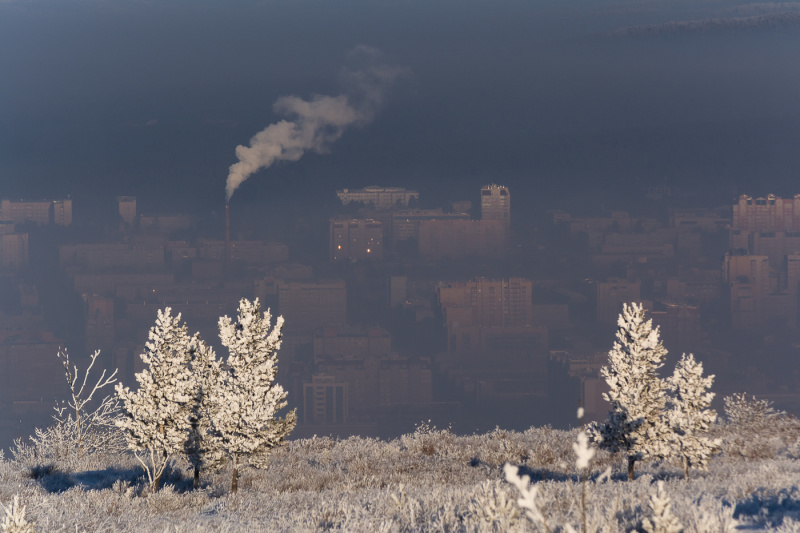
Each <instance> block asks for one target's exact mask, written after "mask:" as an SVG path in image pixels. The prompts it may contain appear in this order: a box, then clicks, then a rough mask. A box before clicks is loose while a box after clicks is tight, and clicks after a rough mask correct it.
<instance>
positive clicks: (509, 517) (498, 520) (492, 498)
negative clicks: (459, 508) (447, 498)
mask: <svg viewBox="0 0 800 533" xmlns="http://www.w3.org/2000/svg"><path fill="white" fill-rule="evenodd" d="M467 508H468V509H469V512H470V514H472V516H474V517H475V518H476V519H477V520H478V521H479V522H481V523H483V524H485V525H486V526H487V527H488V528H489V529H491V530H492V531H507V530H508V529H509V528H510V527H513V526H515V525H516V524H517V523H518V522H519V517H520V512H519V507H517V505H516V503H515V502H514V499H513V498H511V497H510V495H509V494H508V492H507V491H506V490H505V489H504V488H503V487H501V486H500V485H499V481H494V482H492V481H484V482H483V483H481V484H480V487H479V489H478V491H477V492H476V494H475V496H474V497H473V498H472V500H470V502H469V504H467Z"/></svg>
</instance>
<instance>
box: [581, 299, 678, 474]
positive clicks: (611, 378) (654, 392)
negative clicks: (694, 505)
mask: <svg viewBox="0 0 800 533" xmlns="http://www.w3.org/2000/svg"><path fill="white" fill-rule="evenodd" d="M644 318H645V313H644V308H643V307H642V305H641V304H636V303H632V304H630V305H628V304H624V305H623V307H622V313H621V314H620V316H619V320H618V322H617V324H618V326H619V327H618V329H617V340H616V342H614V347H613V348H612V349H611V351H609V352H608V366H604V367H603V368H601V369H600V375H601V376H603V378H605V380H606V383H608V386H609V388H610V390H609V392H608V393H604V394H603V398H604V399H605V400H606V401H608V402H610V403H611V409H610V410H609V413H608V420H607V421H606V422H604V423H601V424H593V425H592V426H591V427H590V428H589V435H590V437H591V439H592V441H594V442H595V443H597V445H598V446H600V447H601V448H605V449H607V450H608V451H610V452H611V453H616V452H620V451H621V452H625V454H626V455H627V457H628V479H629V480H633V471H634V465H635V463H636V461H638V460H641V459H645V458H649V457H664V456H665V455H666V454H667V453H668V447H667V446H666V439H667V431H668V429H667V427H666V423H665V422H664V416H663V414H664V409H665V406H666V384H665V383H664V381H663V380H662V379H661V378H659V376H658V369H659V368H661V367H662V366H663V365H664V358H665V357H666V355H667V350H666V348H664V346H663V344H662V343H661V339H660V338H659V332H658V327H657V326H656V327H653V324H652V320H647V321H645V319H644Z"/></svg>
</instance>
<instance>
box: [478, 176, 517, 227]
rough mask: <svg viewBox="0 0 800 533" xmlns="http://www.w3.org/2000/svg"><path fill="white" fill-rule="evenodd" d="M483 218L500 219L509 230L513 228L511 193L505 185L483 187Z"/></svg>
mask: <svg viewBox="0 0 800 533" xmlns="http://www.w3.org/2000/svg"><path fill="white" fill-rule="evenodd" d="M481 220H500V221H502V222H503V226H504V227H505V229H506V232H508V231H509V230H510V229H511V194H510V193H509V192H508V187H505V186H503V185H496V184H494V183H492V184H491V185H486V186H484V187H483V188H481Z"/></svg>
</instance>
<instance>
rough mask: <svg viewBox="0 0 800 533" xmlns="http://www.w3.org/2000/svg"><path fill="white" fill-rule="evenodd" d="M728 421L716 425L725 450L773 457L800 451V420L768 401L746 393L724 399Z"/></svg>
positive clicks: (733, 453)
mask: <svg viewBox="0 0 800 533" xmlns="http://www.w3.org/2000/svg"><path fill="white" fill-rule="evenodd" d="M724 403H725V424H724V425H722V426H718V427H717V428H715V430H716V433H717V434H718V435H719V436H721V437H722V446H721V447H722V451H723V453H724V454H726V455H728V456H731V457H745V458H747V459H773V458H775V457H777V456H778V455H790V456H792V457H797V456H798V454H799V453H800V421H798V420H797V419H796V418H794V417H793V416H790V415H788V414H786V413H785V412H783V411H779V410H776V409H774V408H773V407H772V403H771V402H769V401H767V400H763V399H762V400H759V399H756V398H755V396H749V397H748V396H747V395H746V394H744V393H741V394H734V395H732V396H728V397H726V398H725V399H724Z"/></svg>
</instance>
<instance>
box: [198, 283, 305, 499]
mask: <svg viewBox="0 0 800 533" xmlns="http://www.w3.org/2000/svg"><path fill="white" fill-rule="evenodd" d="M271 319H272V315H270V313H269V311H267V312H265V313H264V314H263V315H262V314H261V306H260V305H259V302H258V299H256V300H255V301H253V302H250V301H249V300H247V299H244V298H243V299H242V300H241V301H240V302H239V312H238V317H237V319H236V322H233V321H232V320H231V319H230V318H229V317H227V316H224V317H222V318H220V319H219V337H220V340H221V341H222V345H223V346H225V347H226V348H227V349H228V352H229V355H228V359H227V363H228V368H227V369H225V370H224V371H223V372H222V379H221V380H220V382H219V386H218V387H216V388H215V390H214V398H213V402H214V403H215V404H217V405H220V406H225V408H224V409H218V410H217V411H216V412H215V413H214V414H213V418H212V425H213V431H214V438H215V440H216V442H217V444H218V446H219V449H220V450H222V453H223V454H224V455H225V456H226V457H227V458H228V459H229V460H230V461H231V462H232V464H233V479H232V481H231V491H234V492H235V491H236V490H237V488H238V483H237V479H238V475H239V467H240V466H244V465H251V466H255V467H257V468H263V467H265V466H266V464H267V458H268V455H269V453H270V451H271V450H272V448H274V447H276V446H279V445H280V444H282V443H283V441H284V439H285V437H286V436H287V435H288V434H289V433H290V432H291V431H292V429H294V426H295V424H296V423H297V414H296V412H295V411H294V410H292V411H290V412H289V413H287V415H286V417H285V418H283V419H280V418H277V417H276V413H277V411H278V410H280V409H282V408H284V407H286V396H287V392H286V391H284V390H283V387H281V386H280V385H279V384H277V383H273V382H274V381H275V375H276V374H277V372H278V367H277V361H278V356H277V352H278V349H279V348H280V346H281V330H282V328H283V317H278V319H277V321H276V323H275V327H272V328H271V325H270V321H271ZM270 328H271V329H270Z"/></svg>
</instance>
